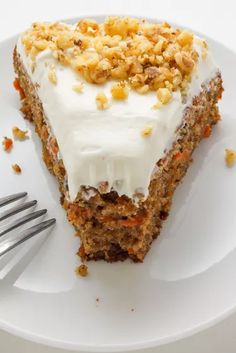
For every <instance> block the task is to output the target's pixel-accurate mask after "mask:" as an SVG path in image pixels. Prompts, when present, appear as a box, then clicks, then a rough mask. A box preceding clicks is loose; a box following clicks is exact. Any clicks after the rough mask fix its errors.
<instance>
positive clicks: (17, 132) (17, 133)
mask: <svg viewBox="0 0 236 353" xmlns="http://www.w3.org/2000/svg"><path fill="white" fill-rule="evenodd" d="M12 134H13V137H14V139H16V140H20V141H24V140H26V139H27V138H29V137H28V135H27V134H28V131H27V130H25V131H23V130H21V129H19V128H18V127H17V126H14V127H13V128H12Z"/></svg>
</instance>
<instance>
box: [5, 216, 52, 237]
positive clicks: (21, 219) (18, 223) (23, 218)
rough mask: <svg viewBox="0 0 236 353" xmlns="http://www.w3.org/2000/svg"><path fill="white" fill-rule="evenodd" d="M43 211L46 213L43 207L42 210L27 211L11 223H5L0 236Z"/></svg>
mask: <svg viewBox="0 0 236 353" xmlns="http://www.w3.org/2000/svg"><path fill="white" fill-rule="evenodd" d="M45 213H47V210H46V209H43V210H39V211H36V212H32V213H29V214H27V215H26V216H24V217H21V218H19V219H17V220H15V221H14V222H12V223H11V225H10V226H9V225H7V226H6V228H5V229H4V230H3V231H1V232H0V237H2V236H3V235H4V234H6V233H8V232H10V231H11V230H13V229H15V228H17V227H20V226H21V225H23V224H25V223H27V222H29V221H32V220H33V219H35V218H38V217H40V216H42V215H44V214H45Z"/></svg>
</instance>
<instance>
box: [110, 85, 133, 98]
mask: <svg viewBox="0 0 236 353" xmlns="http://www.w3.org/2000/svg"><path fill="white" fill-rule="evenodd" d="M111 95H112V98H113V99H116V100H124V99H127V98H128V95H129V89H128V85H127V84H126V83H125V82H124V81H121V82H117V83H114V84H113V85H112V87H111Z"/></svg>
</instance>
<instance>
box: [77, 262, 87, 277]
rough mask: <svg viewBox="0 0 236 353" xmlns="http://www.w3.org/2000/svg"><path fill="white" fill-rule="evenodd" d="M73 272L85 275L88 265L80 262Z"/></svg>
mask: <svg viewBox="0 0 236 353" xmlns="http://www.w3.org/2000/svg"><path fill="white" fill-rule="evenodd" d="M75 272H76V274H77V275H80V276H81V277H86V276H87V275H88V266H86V265H84V264H82V265H80V266H78V267H77V268H76V270H75Z"/></svg>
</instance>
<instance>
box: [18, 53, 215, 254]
mask: <svg viewBox="0 0 236 353" xmlns="http://www.w3.org/2000/svg"><path fill="white" fill-rule="evenodd" d="M14 68H15V72H16V75H17V78H18V80H19V85H20V87H21V95H22V111H23V112H24V114H25V115H26V117H27V118H29V119H31V120H33V121H34V123H35V126H36V131H37V133H38V134H39V137H40V139H41V140H42V144H43V156H44V160H45V162H46V164H47V167H48V169H49V170H50V171H52V172H53V173H54V174H55V175H56V177H57V179H58V181H59V185H60V190H61V193H62V199H61V202H62V204H63V206H64V208H65V209H66V210H67V216H68V220H69V221H70V222H71V223H72V224H73V225H74V226H75V228H76V230H77V231H78V235H79V236H80V238H81V247H80V250H79V255H80V256H81V257H82V258H84V259H95V260H97V259H105V260H107V261H117V260H124V259H125V258H127V257H130V258H131V259H132V260H134V261H142V260H143V258H144V256H145V254H146V253H147V251H148V250H149V248H150V245H151V243H152V241H153V239H155V237H156V236H157V235H158V234H159V233H160V229H161V225H162V222H163V220H164V219H166V218H167V216H168V213H169V210H170V207H171V202H172V197H173V193H174V190H175V188H176V186H177V185H178V183H179V182H180V181H181V180H182V178H183V176H184V175H185V173H186V171H187V168H188V166H189V164H190V163H191V155H192V152H193V151H194V149H195V147H196V146H197V145H198V143H199V142H200V141H201V139H202V138H204V137H207V136H209V134H210V131H211V128H212V126H213V125H214V124H216V122H217V121H218V120H219V118H220V116H219V112H218V108H217V101H218V99H220V98H221V93H222V80H221V76H220V74H219V73H217V74H216V75H215V76H214V77H213V78H212V79H211V80H210V81H209V82H206V83H205V84H204V85H203V86H202V90H201V92H200V93H199V95H198V96H196V97H194V98H193V100H192V102H191V103H190V104H189V105H188V106H187V107H186V108H185V111H184V115H183V117H182V124H181V126H180V127H179V128H178V130H177V134H176V136H177V139H176V141H174V143H173V144H172V146H171V148H170V149H169V151H168V152H167V153H166V154H165V156H164V157H163V158H161V159H159V160H158V161H156V162H157V163H156V170H155V172H154V173H153V175H152V180H151V182H150V185H149V192H148V197H147V198H146V199H145V200H143V199H142V198H140V200H139V202H138V203H137V202H136V203H134V202H133V200H132V199H131V198H129V197H128V196H126V195H122V196H119V195H118V193H117V192H116V191H111V192H104V193H103V192H102V190H98V189H96V188H84V189H83V190H81V191H80V192H79V193H78V195H77V197H76V199H75V200H74V201H70V200H69V199H68V190H67V184H66V182H65V181H66V171H65V167H64V165H63V161H62V160H61V159H60V158H59V155H58V152H59V151H58V144H57V141H56V139H55V137H54V136H53V135H52V132H51V131H50V128H49V126H48V123H47V118H46V117H45V114H44V110H43V106H42V102H41V101H40V99H39V97H38V94H37V87H35V85H34V84H33V83H32V82H31V79H30V77H29V75H28V74H27V72H26V71H25V68H24V66H23V65H22V62H21V59H20V57H19V55H18V54H17V51H16V50H15V51H14ZM22 92H23V94H22ZM105 186H106V185H104V188H105ZM86 195H87V197H86Z"/></svg>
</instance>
